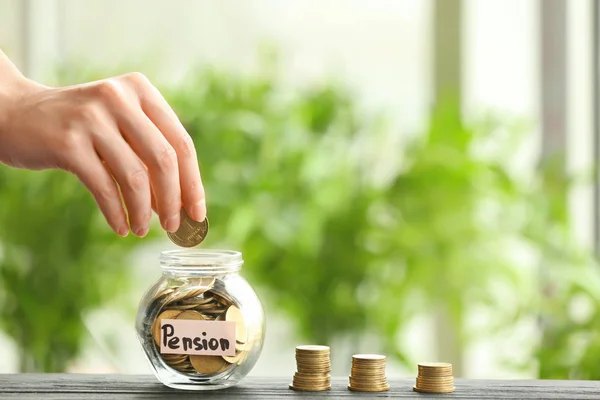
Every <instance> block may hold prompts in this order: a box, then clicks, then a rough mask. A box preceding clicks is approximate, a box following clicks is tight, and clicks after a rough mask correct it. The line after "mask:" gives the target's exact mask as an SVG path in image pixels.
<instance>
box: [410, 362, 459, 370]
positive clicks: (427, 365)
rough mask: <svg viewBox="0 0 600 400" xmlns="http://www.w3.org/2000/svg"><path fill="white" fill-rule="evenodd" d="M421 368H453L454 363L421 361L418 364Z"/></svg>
mask: <svg viewBox="0 0 600 400" xmlns="http://www.w3.org/2000/svg"><path fill="white" fill-rule="evenodd" d="M418 366H419V368H424V369H429V368H431V369H440V368H443V369H445V368H452V364H450V363H445V362H426V363H419V364H418Z"/></svg>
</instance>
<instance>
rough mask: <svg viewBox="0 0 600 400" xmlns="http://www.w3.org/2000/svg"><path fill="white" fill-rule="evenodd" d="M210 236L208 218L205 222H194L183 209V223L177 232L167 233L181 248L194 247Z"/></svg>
mask: <svg viewBox="0 0 600 400" xmlns="http://www.w3.org/2000/svg"><path fill="white" fill-rule="evenodd" d="M207 234H208V218H204V221H202V222H198V221H194V220H193V219H191V218H190V217H189V215H188V214H187V213H186V212H185V209H183V208H181V223H180V224H179V228H178V229H177V230H176V231H175V232H167V236H169V239H171V241H172V242H173V243H175V244H176V245H177V246H180V247H194V246H197V245H199V244H200V243H202V242H203V241H204V239H205V238H206V235H207Z"/></svg>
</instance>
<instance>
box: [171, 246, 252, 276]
mask: <svg viewBox="0 0 600 400" xmlns="http://www.w3.org/2000/svg"><path fill="white" fill-rule="evenodd" d="M242 264H243V260H242V254H241V253H240V252H237V251H231V250H205V249H179V250H169V251H164V252H162V253H161V256H160V266H161V268H162V270H163V275H166V276H170V277H185V276H210V275H225V274H235V273H238V272H239V271H240V269H241V268H242Z"/></svg>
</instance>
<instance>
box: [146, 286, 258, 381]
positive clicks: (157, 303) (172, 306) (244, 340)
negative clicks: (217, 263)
mask: <svg viewBox="0 0 600 400" xmlns="http://www.w3.org/2000/svg"><path fill="white" fill-rule="evenodd" d="M172 284H173V282H172ZM219 285H221V286H222V285H223V284H222V283H221V282H220V281H218V280H215V279H214V278H191V279H187V280H183V281H179V282H178V283H175V286H169V287H166V288H164V289H162V290H160V291H159V292H158V293H157V294H156V295H155V296H154V298H153V300H152V302H151V304H150V306H149V311H148V315H151V316H152V315H156V318H154V319H151V320H149V321H147V322H146V323H145V326H146V332H147V341H148V342H150V343H151V345H154V346H155V348H156V354H157V355H158V356H159V357H161V358H162V360H163V361H164V362H165V364H166V365H168V366H169V367H170V368H172V369H174V370H177V371H179V372H182V373H185V374H193V375H195V376H196V375H197V374H202V375H214V374H219V373H222V372H225V371H228V370H230V369H233V368H234V367H235V366H237V365H241V364H242V363H243V362H244V360H245V359H246V356H247V355H248V352H249V351H250V350H251V346H252V343H251V340H249V338H248V332H247V329H246V324H245V321H244V317H243V315H242V312H241V311H240V309H239V308H238V306H237V305H236V304H235V302H234V301H233V299H230V298H228V297H227V296H226V295H225V294H224V293H225V292H224V288H222V287H219ZM163 319H188V320H203V321H233V322H235V327H236V343H235V350H236V353H235V355H234V356H207V355H187V354H161V353H160V339H161V337H160V333H161V331H160V326H161V321H162V320H163Z"/></svg>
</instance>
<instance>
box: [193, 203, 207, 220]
mask: <svg viewBox="0 0 600 400" xmlns="http://www.w3.org/2000/svg"><path fill="white" fill-rule="evenodd" d="M192 218H193V219H194V220H195V221H198V222H202V221H204V219H205V218H206V200H205V199H202V200H200V201H199V202H197V203H196V204H194V206H193V207H192Z"/></svg>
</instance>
